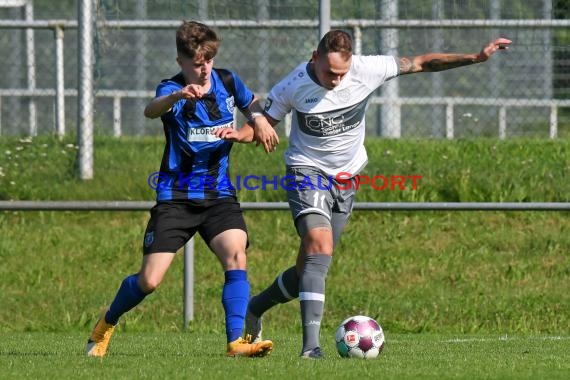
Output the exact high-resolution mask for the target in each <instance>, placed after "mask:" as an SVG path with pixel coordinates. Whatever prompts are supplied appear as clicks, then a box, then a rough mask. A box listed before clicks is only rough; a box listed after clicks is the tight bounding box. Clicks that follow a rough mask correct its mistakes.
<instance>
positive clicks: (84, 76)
mask: <svg viewBox="0 0 570 380" xmlns="http://www.w3.org/2000/svg"><path fill="white" fill-rule="evenodd" d="M77 6H78V8H79V9H78V10H77V12H78V14H79V33H78V45H79V46H78V52H79V56H78V60H77V62H78V66H79V70H78V76H79V78H78V80H79V89H78V105H77V114H78V118H77V119H78V120H77V123H78V131H77V136H78V139H79V144H78V145H79V177H80V178H81V179H83V180H85V179H92V178H93V33H94V31H93V29H94V25H93V24H94V22H93V8H94V7H93V0H80V1H78V3H77Z"/></svg>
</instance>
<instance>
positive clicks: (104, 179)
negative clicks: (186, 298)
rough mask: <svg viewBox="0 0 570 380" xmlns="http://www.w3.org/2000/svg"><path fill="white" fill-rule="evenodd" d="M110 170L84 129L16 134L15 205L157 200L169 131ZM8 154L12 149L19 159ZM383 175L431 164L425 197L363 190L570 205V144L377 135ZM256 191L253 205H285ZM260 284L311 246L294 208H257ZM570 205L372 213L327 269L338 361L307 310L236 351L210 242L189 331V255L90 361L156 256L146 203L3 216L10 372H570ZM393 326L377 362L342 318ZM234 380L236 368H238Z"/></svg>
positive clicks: (0, 296) (378, 168) (2, 191)
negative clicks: (84, 152)
mask: <svg viewBox="0 0 570 380" xmlns="http://www.w3.org/2000/svg"><path fill="white" fill-rule="evenodd" d="M284 145H285V142H284V143H283V144H281V145H280V147H279V152H278V153H279V154H273V155H266V154H264V153H262V152H261V150H260V149H259V148H257V149H256V148H255V147H253V146H236V147H235V148H234V152H233V153H232V161H233V164H234V172H233V173H232V174H234V175H235V174H242V175H245V174H252V171H253V170H255V172H254V173H255V174H257V175H262V174H267V175H281V174H282V173H283V165H282V162H281V161H282V158H281V155H280V153H282V152H283V149H284ZM95 147H96V154H95V164H96V165H95V175H96V177H95V179H93V180H92V181H87V182H82V181H79V180H77V179H76V178H75V177H74V172H75V165H76V163H75V154H76V148H75V146H74V141H73V140H71V139H68V140H65V141H62V142H59V141H57V140H54V139H52V138H49V137H41V138H37V139H34V140H33V141H32V140H27V139H18V138H2V139H1V140H0V199H3V200H8V199H23V200H152V199H153V192H152V190H151V189H149V187H148V184H147V177H148V175H149V174H150V173H152V172H155V171H157V169H158V163H159V162H160V155H161V153H162V149H163V146H162V141H161V140H159V139H152V138H144V139H128V138H122V139H112V138H97V139H96V144H95ZM7 152H9V154H8V153H7ZM368 152H369V156H370V164H369V165H368V167H367V169H366V173H367V174H369V175H375V174H379V173H381V174H388V175H390V174H399V175H407V174H421V175H422V176H423V177H422V179H421V180H420V181H419V186H418V190H417V191H415V192H413V191H410V190H406V191H391V192H382V191H373V190H372V189H370V188H365V189H363V191H362V192H361V193H360V195H359V200H360V201H380V202H385V201H437V202H442V201H474V202H480V201H547V202H568V201H570V141H567V140H559V141H547V140H509V141H502V142H498V141H495V140H457V141H427V140H419V141H415V140H407V141H406V140H402V141H394V140H370V141H369V142H368ZM284 195H285V194H284V192H282V191H242V192H241V193H240V194H239V196H240V199H241V200H243V201H283V200H285V197H284ZM245 216H246V221H247V223H248V227H249V230H250V241H251V247H250V249H249V251H248V256H249V276H250V282H251V287H252V292H257V291H259V290H261V289H262V288H263V287H264V286H265V285H267V284H268V283H269V282H270V281H273V279H274V277H275V275H276V274H277V273H278V271H279V270H280V269H283V268H285V267H286V266H289V265H291V263H292V261H293V260H294V257H295V254H296V251H297V244H298V241H297V237H296V236H295V233H294V230H293V226H292V222H291V220H290V219H291V218H290V215H289V213H288V212H286V211H268V212H262V211H247V212H246V213H245ZM569 216H570V215H569V214H568V213H567V212H409V211H406V212H371V211H357V212H355V213H354V215H353V217H352V219H351V221H350V223H349V224H348V226H347V229H346V231H345V234H344V235H343V240H342V241H341V244H340V245H339V247H338V249H337V252H336V254H335V258H334V261H333V265H332V267H331V270H330V272H329V277H328V280H327V304H326V309H325V316H324V320H323V330H322V340H323V344H324V348H325V350H326V353H327V358H326V359H325V360H324V361H322V362H315V361H309V362H307V361H301V360H300V359H299V358H298V353H299V352H298V351H299V350H300V339H301V335H300V321H299V319H300V318H299V316H298V314H299V311H298V303H297V302H291V303H289V304H286V305H281V306H280V307H278V308H276V309H274V310H271V311H270V312H269V313H268V314H267V315H266V317H265V322H266V323H265V327H264V331H265V335H266V337H268V338H272V339H274V340H275V343H276V348H275V351H274V353H273V354H272V355H271V356H270V357H269V358H266V359H252V360H249V359H238V360H235V359H229V358H225V357H223V350H224V341H225V334H224V325H223V320H222V317H221V316H222V314H223V309H222V306H221V302H220V293H221V284H222V279H223V274H222V272H221V270H220V267H219V264H218V263H217V262H216V261H215V259H214V258H213V257H212V254H211V253H210V252H209V251H208V249H207V247H206V246H205V245H204V244H203V242H202V241H201V240H200V239H199V238H198V240H197V243H196V257H195V277H196V285H195V320H194V321H192V322H191V324H190V326H188V329H187V330H183V326H182V258H181V257H177V258H176V260H175V262H174V264H173V266H172V268H171V269H170V272H169V273H168V275H167V277H166V279H165V281H164V283H163V284H162V285H161V288H160V289H159V290H158V291H157V292H156V293H155V294H153V295H152V296H150V297H149V298H147V299H146V300H145V301H144V302H143V304H141V305H139V307H137V309H135V310H133V311H132V312H130V313H129V314H127V315H126V316H125V317H124V318H123V319H122V321H121V324H120V325H119V327H118V332H117V334H116V337H115V338H114V340H113V341H112V343H111V349H110V354H109V356H108V357H107V358H105V359H103V360H90V359H89V358H85V357H83V356H82V350H83V346H84V343H85V340H86V338H87V335H88V334H89V331H90V329H91V327H92V325H93V323H94V321H95V319H96V317H97V314H98V312H99V310H100V308H101V307H103V306H106V305H108V303H109V302H110V301H111V299H112V297H113V296H114V293H115V291H116V289H117V288H118V286H119V284H120V282H121V281H122V279H123V278H124V277H125V276H126V275H128V274H130V273H133V272H136V271H137V270H138V268H139V265H140V259H141V254H140V245H141V242H142V233H143V231H144V227H145V225H146V222H147V218H148V214H147V213H146V212H0V262H1V263H2V264H1V265H0V341H1V342H2V344H1V345H0V378H37V377H40V376H44V377H48V378H51V377H56V376H57V377H58V378H77V377H79V376H81V377H85V378H95V377H106V378H133V377H137V378H145V377H160V376H163V377H167V378H175V377H177V378H206V379H210V378H228V377H229V376H232V377H243V378H261V377H262V376H263V377H266V376H272V377H275V378H285V377H288V378H290V377H292V376H294V377H296V378H298V377H309V376H313V377H319V378H320V377H323V378H347V377H349V378H355V377H360V376H366V377H373V376H378V377H380V376H381V377H382V378H395V379H402V378H420V377H422V378H434V379H439V378H461V379H462V378H465V379H475V378H480V379H489V378H497V379H504V378H545V379H546V378H548V379H555V378H569V377H570V368H569V366H570V365H569V364H568V363H570V339H569V337H570V287H569V285H568V278H569V277H570V234H569V233H568V231H570V217H569ZM354 314H365V315H369V316H371V317H374V318H376V319H377V320H378V321H379V322H380V323H381V324H382V326H383V327H384V330H385V332H386V336H387V346H386V349H385V351H384V352H383V353H382V355H381V357H380V358H379V359H378V360H373V361H369V362H364V361H357V360H344V359H341V358H339V357H338V356H337V355H336V353H335V351H334V346H333V334H334V330H335V328H336V326H337V324H338V323H339V322H340V321H341V320H342V319H344V318H346V317H347V316H349V315H354ZM229 374H231V375H229Z"/></svg>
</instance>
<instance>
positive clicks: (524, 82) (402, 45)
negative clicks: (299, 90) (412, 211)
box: [0, 0, 570, 138]
mask: <svg viewBox="0 0 570 380" xmlns="http://www.w3.org/2000/svg"><path fill="white" fill-rule="evenodd" d="M79 3H80V2H78V1H74V0H57V1H53V0H0V30H1V33H0V65H1V67H2V68H3V69H2V72H3V75H1V76H0V134H1V135H32V136H34V135H37V134H55V133H58V134H65V133H69V132H72V133H73V132H75V131H76V130H77V126H78V109H77V108H78V98H77V96H78V90H77V89H78V70H79V65H81V64H82V59H83V58H82V57H81V56H80V49H79V48H78V46H79V45H78V30H79V29H78V24H79V23H78V13H79V9H80V8H81V5H80V4H79ZM322 3H323V1H322V0H321V1H305V0H237V1H236V0H217V1H209V0H195V1H185V0H153V1H150V0H120V1H119V0H98V1H95V0H93V4H94V7H93V19H92V21H93V27H94V33H93V34H94V38H93V54H94V55H93V66H92V74H93V83H92V85H93V90H94V100H93V133H95V134H102V135H116V136H119V135H159V134H162V128H161V123H160V122H159V121H156V120H146V119H145V118H144V116H143V109H144V106H145V105H146V103H147V102H148V101H149V100H150V99H151V98H152V97H153V96H154V90H155V88H156V85H157V84H158V83H159V82H160V80H161V79H164V78H169V77H171V76H173V75H174V74H176V73H177V72H178V67H177V64H176V62H175V58H176V47H175V30H176V27H177V26H178V25H179V24H180V22H181V21H182V20H200V21H202V22H205V23H208V24H210V25H212V26H214V27H215V29H216V30H217V31H218V32H219V34H220V35H221V37H222V40H223V41H222V45H221V49H220V51H219V54H218V56H217V57H216V60H215V66H217V67H225V68H228V69H231V70H234V71H235V72H236V73H238V75H239V76H240V77H241V78H242V79H243V80H244V81H245V82H246V84H247V85H248V86H249V87H250V88H251V89H252V90H254V91H255V92H256V93H258V94H259V95H261V96H264V95H265V94H266V93H267V91H268V90H269V89H270V88H271V86H272V85H273V84H275V83H276V82H277V81H278V80H279V79H281V77H283V76H284V75H285V74H287V73H288V72H289V71H290V70H291V69H293V68H294V67H295V66H296V65H297V64H298V63H300V62H302V61H305V60H308V59H309V58H310V54H311V52H312V50H313V49H315V47H316V45H317V43H318V40H319V10H320V7H322V5H323V4H322ZM325 3H330V16H329V17H330V18H329V20H328V22H329V23H330V27H331V28H341V29H344V30H347V31H348V32H349V33H351V35H352V36H353V37H354V39H355V50H356V52H357V53H361V54H388V55H395V56H412V55H417V54H422V53H426V52H431V51H443V52H458V53H475V52H478V51H479V50H480V49H481V48H482V47H483V46H484V45H485V44H486V43H488V42H489V41H492V40H493V39H495V38H497V37H499V36H505V37H507V38H510V39H512V40H513V45H512V48H511V49H510V50H509V51H506V52H501V54H497V55H496V56H494V57H493V59H491V60H490V61H488V62H487V63H485V64H480V65H475V66H470V67H464V68H460V69H456V70H451V71H447V72H444V73H432V74H420V75H413V76H407V77H401V78H397V79H395V80H393V81H390V82H389V83H387V84H386V85H384V86H382V87H381V88H380V89H379V90H377V92H376V94H375V96H374V98H373V99H372V100H371V104H370V107H369V108H368V111H367V129H368V131H367V132H368V135H369V136H383V137H391V138H399V137H425V138H463V137H498V138H509V137H513V136H525V137H526V136H530V137H537V138H559V137H567V136H569V135H570V127H569V124H570V28H569V25H570V24H569V15H570V0H508V1H505V0H485V1H481V0H378V1H365V0H332V1H330V2H325ZM58 44H59V45H58ZM58 49H59V51H60V52H61V57H58V53H57V52H58ZM58 68H59V69H58ZM58 85H59V86H60V87H59V88H60V90H63V94H64V95H62V96H61V99H64V101H63V100H62V103H60V105H59V106H58V103H57V99H56V98H57V96H56V92H57V89H58ZM58 107H59V109H60V110H61V108H63V110H61V111H59V112H60V114H59V115H60V116H59V117H58ZM280 128H281V129H280V132H281V133H284V134H286V133H287V123H282V126H281V127H280Z"/></svg>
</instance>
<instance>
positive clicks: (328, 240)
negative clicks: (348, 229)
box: [296, 214, 333, 255]
mask: <svg viewBox="0 0 570 380" xmlns="http://www.w3.org/2000/svg"><path fill="white" fill-rule="evenodd" d="M296 225H297V230H298V232H299V235H300V236H301V240H302V244H303V250H304V251H305V252H307V253H324V254H328V255H332V251H333V239H332V227H331V223H330V220H329V219H328V218H326V217H325V216H324V215H321V214H306V215H302V216H300V217H299V218H298V219H297V223H296Z"/></svg>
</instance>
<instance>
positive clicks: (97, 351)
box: [85, 313, 115, 357]
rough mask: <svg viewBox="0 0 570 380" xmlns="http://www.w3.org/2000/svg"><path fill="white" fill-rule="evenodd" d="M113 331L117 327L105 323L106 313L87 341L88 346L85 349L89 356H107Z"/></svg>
mask: <svg viewBox="0 0 570 380" xmlns="http://www.w3.org/2000/svg"><path fill="white" fill-rule="evenodd" d="M113 331H115V326H114V325H111V324H109V323H107V322H105V313H103V314H102V315H101V317H100V318H99V320H98V321H97V324H95V327H94V328H93V331H92V332H91V336H90V337H89V340H88V341H87V346H86V347H85V353H86V354H87V356H97V357H103V356H105V354H106V353H107V346H108V345H109V341H110V340H111V335H113Z"/></svg>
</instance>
